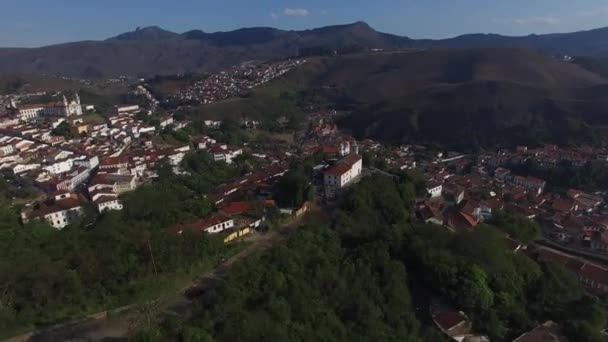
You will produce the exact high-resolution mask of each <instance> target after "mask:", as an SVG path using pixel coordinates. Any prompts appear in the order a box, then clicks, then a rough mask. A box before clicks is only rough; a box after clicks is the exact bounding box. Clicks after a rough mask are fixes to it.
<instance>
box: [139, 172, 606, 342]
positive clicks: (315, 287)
mask: <svg viewBox="0 0 608 342" xmlns="http://www.w3.org/2000/svg"><path fill="white" fill-rule="evenodd" d="M414 196H415V187H414V185H413V184H412V183H411V182H395V181H393V180H391V179H388V178H383V177H379V176H374V177H370V178H365V179H364V180H362V182H361V183H360V184H359V185H357V186H355V187H354V188H353V189H352V191H350V193H349V194H348V195H347V196H346V198H345V200H344V202H343V204H342V205H341V207H340V208H339V209H338V210H337V211H336V213H335V215H334V217H333V218H332V219H331V221H328V220H326V219H320V218H316V217H311V218H309V220H308V221H307V222H306V223H305V224H304V225H303V226H302V227H301V228H300V229H299V230H298V231H297V232H296V233H294V235H293V236H292V237H291V238H290V239H289V240H288V241H287V242H286V243H285V244H282V245H279V246H276V247H273V248H271V249H269V250H267V251H264V252H260V253H258V254H256V255H254V256H252V257H250V258H249V259H248V260H246V261H244V262H242V263H240V264H238V265H236V266H235V267H234V268H233V270H232V271H231V272H230V273H229V274H228V276H227V277H226V279H225V281H224V282H223V283H222V284H221V285H219V286H218V287H216V288H215V289H213V290H210V291H208V292H207V293H205V294H204V295H203V297H202V298H201V299H200V301H199V303H198V310H197V312H196V313H195V314H194V316H193V317H191V318H190V319H188V320H186V321H185V322H181V321H179V320H176V319H175V318H169V319H166V320H164V321H163V322H161V323H160V324H153V325H151V326H148V327H144V329H142V331H140V332H139V333H138V334H137V335H136V336H135V337H134V339H135V340H142V341H144V340H145V341H155V340H159V341H160V340H164V339H166V338H168V337H179V338H180V340H182V341H288V340H289V341H310V340H322V341H353V340H356V341H419V340H424V341H444V340H445V338H444V337H443V336H442V335H441V333H439V331H438V330H436V329H435V328H434V326H433V324H432V322H429V319H428V305H425V304H424V303H425V299H426V303H428V300H429V298H430V297H435V296H439V297H442V298H443V299H444V300H447V301H449V302H451V303H452V304H453V305H454V306H455V307H456V308H458V309H459V310H463V311H465V312H466V313H467V315H468V316H469V317H470V318H471V319H472V321H473V323H474V327H475V329H476V330H477V331H478V332H480V333H485V334H487V335H488V336H489V337H490V338H491V340H492V341H509V340H512V339H513V338H515V337H517V336H519V335H520V334H521V333H523V332H525V331H527V330H529V329H531V328H533V327H534V326H536V325H537V324H539V323H542V322H544V321H546V320H549V319H551V320H554V321H557V322H558V323H560V324H561V326H562V328H563V331H564V333H565V334H566V335H567V336H569V337H570V338H571V340H572V341H601V337H600V333H599V332H600V330H601V329H602V328H603V326H604V323H605V310H604V308H603V305H602V304H601V303H600V302H599V301H598V300H597V299H595V298H593V297H590V296H588V295H586V294H585V292H584V290H583V288H582V287H581V285H580V283H579V282H578V279H577V278H576V276H575V275H574V274H572V273H571V272H569V271H567V270H566V269H564V268H562V267H561V266H560V265H556V264H551V263H537V262H535V261H534V260H532V259H530V258H528V257H527V256H526V255H524V254H519V253H517V254H516V253H513V252H512V251H511V250H509V248H508V247H507V244H506V238H505V234H504V233H503V231H513V230H514V228H513V227H509V226H512V225H517V224H518V221H517V219H514V218H512V217H509V216H508V215H507V214H502V215H503V216H501V217H499V218H498V219H497V220H496V221H495V224H500V225H504V227H495V226H490V225H486V226H481V227H480V228H478V229H477V230H475V231H473V232H470V233H465V234H460V235H457V234H453V233H450V232H448V231H447V230H445V229H444V228H442V227H438V226H432V225H419V224H415V223H414V221H413V219H412V213H411V211H410V210H409V209H408V208H410V205H409V204H410V202H411V201H412V200H413V199H414ZM534 229H535V228H534V227H531V228H530V229H527V230H525V231H524V232H523V233H522V232H519V233H521V234H522V235H523V236H524V237H526V236H529V234H530V231H532V232H533V231H534Z"/></svg>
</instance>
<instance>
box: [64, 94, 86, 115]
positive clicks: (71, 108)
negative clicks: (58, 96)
mask: <svg viewBox="0 0 608 342" xmlns="http://www.w3.org/2000/svg"><path fill="white" fill-rule="evenodd" d="M63 100H64V103H66V112H67V113H66V114H67V116H72V115H82V105H81V104H80V95H78V92H76V96H75V97H74V100H73V101H70V103H67V100H66V98H65V95H64V96H63Z"/></svg>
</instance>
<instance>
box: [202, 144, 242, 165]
mask: <svg viewBox="0 0 608 342" xmlns="http://www.w3.org/2000/svg"><path fill="white" fill-rule="evenodd" d="M209 152H210V153H211V154H212V155H213V160H214V161H216V162H220V161H223V162H226V164H232V160H233V159H234V158H236V157H238V156H240V155H241V154H243V150H242V149H240V148H229V147H228V146H226V145H215V146H213V148H211V149H210V150H209Z"/></svg>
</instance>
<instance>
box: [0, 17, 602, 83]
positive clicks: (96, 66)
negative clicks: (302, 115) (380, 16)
mask: <svg viewBox="0 0 608 342" xmlns="http://www.w3.org/2000/svg"><path fill="white" fill-rule="evenodd" d="M353 46H356V47H360V48H366V49H466V48H506V47H511V48H512V47H519V48H528V49H532V50H536V51H539V52H543V53H545V54H550V55H574V56H594V57H595V56H608V28H600V29H595V30H589V31H580V32H573V33H561V34H546V35H529V36H520V37H509V36H501V35H496V34H468V35H463V36H459V37H455V38H450V39H441V40H430V39H411V38H408V37H403V36H398V35H393V34H388V33H382V32H378V31H376V30H374V29H373V28H371V27H370V26H369V25H368V24H366V23H364V22H356V23H352V24H347V25H335V26H328V27H322V28H317V29H311V30H304V31H285V30H279V29H275V28H269V27H257V28H243V29H238V30H235V31H230V32H215V33H206V32H203V31H200V30H192V31H188V32H184V33H181V34H180V33H175V32H171V31H167V30H163V29H161V28H159V27H156V26H151V27H145V28H137V29H136V30H134V31H131V32H127V33H123V34H120V35H117V36H115V37H112V38H109V39H106V40H104V41H80V42H73V43H65V44H58V45H50V46H45V47H39V48H2V49H0V73H7V72H11V73H43V74H53V75H61V76H71V77H80V78H104V77H115V76H121V75H125V76H135V77H138V76H142V77H143V76H151V75H155V74H176V73H184V72H206V71H216V70H219V69H223V68H226V67H230V66H232V65H235V64H238V63H241V62H245V61H251V60H271V59H276V58H286V57H291V56H298V55H299V54H300V53H301V52H302V51H303V50H305V49H311V48H326V49H332V50H339V49H343V48H348V47H353Z"/></svg>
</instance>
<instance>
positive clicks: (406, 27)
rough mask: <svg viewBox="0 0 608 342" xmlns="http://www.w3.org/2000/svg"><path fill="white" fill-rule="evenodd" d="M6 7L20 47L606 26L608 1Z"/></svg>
mask: <svg viewBox="0 0 608 342" xmlns="http://www.w3.org/2000/svg"><path fill="white" fill-rule="evenodd" d="M1 5H2V7H1V8H2V15H1V16H0V46H14V47H18V46H27V47H31V46H41V45H48V44H54V43H60V42H68V41H76V40H86V39H104V38H107V37H110V36H113V35H116V34H118V33H122V32H126V31H130V30H133V29H134V28H135V27H137V26H148V25H158V26H161V27H163V28H165V29H168V30H172V31H176V32H183V31H187V30H190V29H195V28H197V29H202V30H204V31H207V32H214V31H226V30H231V29H235V28H240V27H249V26H273V27H278V28H282V29H304V28H312V27H318V26H324V25H332V24H340V23H349V22H354V21H357V20H363V21H366V22H368V23H369V24H370V25H371V26H372V27H374V28H376V29H378V30H380V31H384V32H390V33H396V34H400V35H406V36H409V37H414V38H443V37H451V36H455V35H459V34H464V33H471V32H493V33H501V34H509V35H525V34H529V33H549V32H568V31H574V30H583V29H591V28H597V27H601V26H608V1H607V0H575V1H573V0H300V1H292V0H2V4H1Z"/></svg>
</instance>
